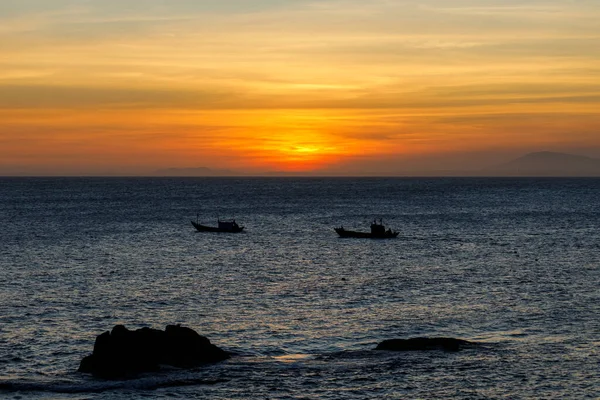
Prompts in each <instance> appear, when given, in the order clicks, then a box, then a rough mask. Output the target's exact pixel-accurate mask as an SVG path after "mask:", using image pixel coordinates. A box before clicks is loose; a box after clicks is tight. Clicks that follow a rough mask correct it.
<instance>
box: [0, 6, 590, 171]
mask: <svg viewBox="0 0 600 400" xmlns="http://www.w3.org/2000/svg"><path fill="white" fill-rule="evenodd" d="M221 3H223V2H216V1H215V2H213V1H206V2H196V1H190V0H174V1H169V2H164V1H159V0H147V1H144V2H133V1H131V2H127V1H116V0H104V1H100V0H89V1H86V2H81V1H76V0H28V1H8V2H2V4H0V55H1V57H0V175H45V174H55V175H148V174H150V175H151V174H153V173H155V171H156V170H158V169H163V168H190V167H210V168H215V169H231V170H235V171H244V172H247V173H255V174H260V173H262V172H268V171H293V172H299V173H307V174H312V173H318V174H333V175H338V174H339V175H347V174H349V175H356V174H358V175H362V174H374V175H378V174H385V175H388V174H400V175H404V174H410V173H411V172H415V173H419V172H423V171H443V170H454V169H458V170H466V169H477V168H482V167H485V166H488V165H493V164H495V163H501V162H504V161H505V160H507V159H510V158H512V157H516V156H519V155H522V154H523V153H527V152H530V151H539V150H554V151H565V152H572V153H576V154H584V155H589V156H596V157H600V112H599V111H598V110H600V46H598V43H599V39H600V24H598V20H600V3H597V2H591V1H578V2H564V1H534V0H530V1H511V0H504V1H499V0H487V1H486V0H478V1H475V0H472V1H466V0H457V1H453V2H451V3H452V4H451V5H449V3H450V2H447V1H443V0H431V1H428V2H409V1H387V0H373V1H369V2H364V1H355V0H339V1H337V0H319V1H304V0H256V1H252V0H245V1H244V0H237V1H236V0H232V1H230V2H227V4H225V5H224V4H221ZM365 3H366V4H365Z"/></svg>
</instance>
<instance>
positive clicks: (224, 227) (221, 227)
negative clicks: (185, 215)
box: [190, 217, 244, 233]
mask: <svg viewBox="0 0 600 400" xmlns="http://www.w3.org/2000/svg"><path fill="white" fill-rule="evenodd" d="M190 222H191V223H192V225H193V226H194V228H196V229H197V230H198V232H224V233H239V232H241V231H243V230H244V227H243V226H239V225H238V224H237V222H235V219H232V220H228V221H222V220H221V219H218V220H217V225H218V226H207V225H202V224H200V223H199V222H198V218H197V217H196V221H195V222H194V221H190Z"/></svg>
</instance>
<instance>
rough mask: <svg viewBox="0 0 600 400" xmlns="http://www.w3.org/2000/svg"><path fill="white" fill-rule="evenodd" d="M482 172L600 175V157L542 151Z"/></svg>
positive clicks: (490, 173) (506, 174)
mask: <svg viewBox="0 0 600 400" xmlns="http://www.w3.org/2000/svg"><path fill="white" fill-rule="evenodd" d="M482 172H483V173H484V174H485V175H494V176H600V159H596V158H590V157H584V156H577V155H573V154H566V153H555V152H551V151H541V152H536V153H529V154H526V155H524V156H523V157H520V158H517V159H516V160H513V161H510V162H508V163H506V164H502V165H499V166H496V167H492V168H488V169H485V170H483V171H482Z"/></svg>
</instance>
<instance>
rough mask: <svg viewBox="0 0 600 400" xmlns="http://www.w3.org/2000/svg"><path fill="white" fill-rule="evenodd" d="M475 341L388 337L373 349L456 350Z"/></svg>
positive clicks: (471, 344)
mask: <svg viewBox="0 0 600 400" xmlns="http://www.w3.org/2000/svg"><path fill="white" fill-rule="evenodd" d="M473 345H475V343H473V342H469V341H466V340H462V339H454V338H444V337H442V338H426V337H420V338H412V339H390V340H384V341H383V342H381V343H379V344H378V345H377V347H376V348H375V350H390V351H412V350H444V351H458V350H460V349H461V348H463V347H467V346H473Z"/></svg>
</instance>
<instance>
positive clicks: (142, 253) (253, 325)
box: [0, 178, 600, 399]
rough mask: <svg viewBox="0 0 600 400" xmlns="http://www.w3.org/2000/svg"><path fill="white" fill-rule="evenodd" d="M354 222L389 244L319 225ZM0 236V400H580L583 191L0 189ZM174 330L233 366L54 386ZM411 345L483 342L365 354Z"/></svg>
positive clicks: (163, 184)
mask: <svg viewBox="0 0 600 400" xmlns="http://www.w3.org/2000/svg"><path fill="white" fill-rule="evenodd" d="M197 213H199V214H200V220H201V221H202V222H204V223H205V224H214V223H215V221H216V219H217V217H223V218H230V217H234V218H236V220H237V221H238V222H239V223H240V224H242V225H245V226H246V229H247V232H245V233H242V234H237V235H224V234H212V233H198V232H195V230H194V229H193V227H192V226H191V224H190V223H189V220H190V219H195V218H196V214H197ZM373 218H383V220H384V222H385V223H386V225H388V226H389V227H391V228H393V229H395V230H399V231H400V235H399V237H398V238H397V239H395V240H382V241H378V240H370V239H367V240H364V239H363V240H361V239H340V238H338V237H337V235H336V234H335V232H334V231H333V228H334V227H336V226H339V225H343V226H344V227H346V228H347V229H352V228H355V229H357V230H359V229H362V230H368V225H369V222H370V221H371V220H372V219H373ZM0 221H2V229H1V230H0V397H2V398H4V397H6V398H41V399H89V398H93V399H114V398H124V399H139V398H148V397H151V398H172V397H175V398H210V399H230V398H271V399H317V398H319V399H321V398H325V399H353V398H356V399H362V398H420V399H433V398H435V399H540V398H548V399H550V398H552V399H582V398H590V399H594V398H600V350H599V345H600V322H599V321H600V317H599V316H600V288H599V282H600V180H598V179H596V180H594V179H275V178H273V179H258V178H256V179H249V178H246V179H233V178H231V179H172V178H168V179H116V178H115V179H101V178H93V179H92V178H89V179H88V178H78V179H77V178H76V179H74V178H62V179H57V178H51V179H42V178H39V179H32V178H29V179H16V178H15V179H8V178H3V179H0ZM174 323H181V324H183V325H185V326H189V327H191V328H193V329H195V330H197V331H198V332H199V333H201V334H204V335H206V336H208V337H209V338H210V339H211V341H212V342H213V343H215V344H217V345H218V346H220V347H223V348H225V349H226V350H229V351H233V352H235V353H236V354H238V355H237V356H235V357H234V358H232V359H231V360H229V361H227V362H224V363H221V364H216V365H213V366H208V367H204V368H198V369H195V370H191V371H179V370H166V371H163V372H161V373H159V374H151V375H145V376H142V377H140V378H139V379H134V380H129V381H121V382H107V381H102V380H97V379H94V378H91V377H89V376H86V375H81V374H79V373H77V372H75V371H76V370H77V367H78V365H79V361H80V360H81V358H82V357H84V356H85V355H87V354H89V353H91V351H92V348H93V343H94V340H95V337H96V335H98V334H100V333H102V332H103V331H105V330H109V329H111V328H112V327H113V326H114V325H115V324H125V325H126V326H127V327H129V328H131V329H134V328H139V327H142V326H151V327H154V328H161V329H164V327H165V326H166V325H167V324H174ZM412 336H451V337H458V338H463V339H468V340H473V341H477V342H481V343H483V345H482V346H479V347H477V348H473V349H466V350H463V351H460V352H457V353H445V352H441V351H430V352H411V353H388V352H375V351H373V350H372V349H373V348H374V347H375V346H376V344H377V343H378V342H380V341H382V340H384V339H390V338H406V337H412Z"/></svg>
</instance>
